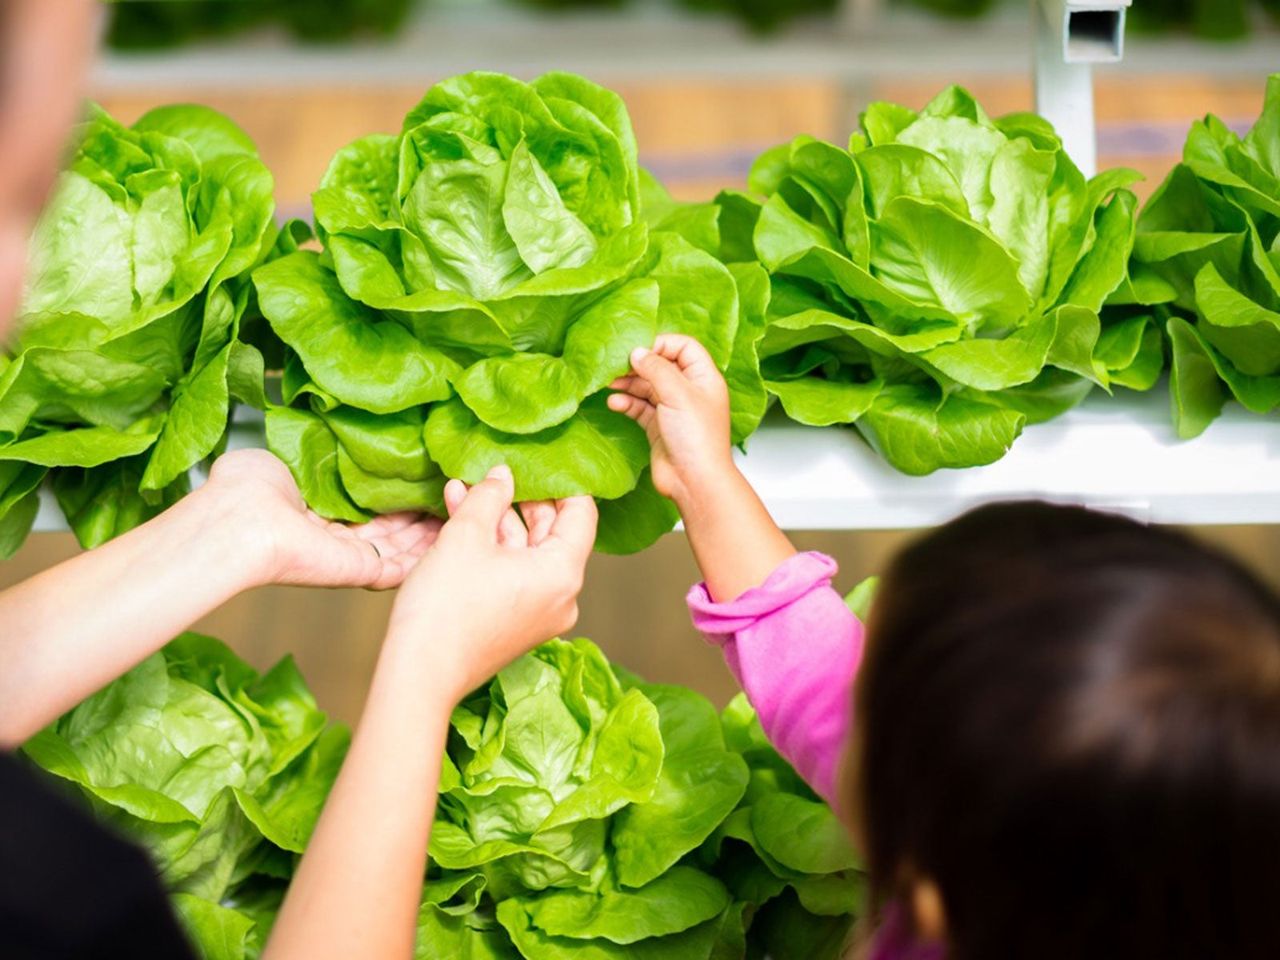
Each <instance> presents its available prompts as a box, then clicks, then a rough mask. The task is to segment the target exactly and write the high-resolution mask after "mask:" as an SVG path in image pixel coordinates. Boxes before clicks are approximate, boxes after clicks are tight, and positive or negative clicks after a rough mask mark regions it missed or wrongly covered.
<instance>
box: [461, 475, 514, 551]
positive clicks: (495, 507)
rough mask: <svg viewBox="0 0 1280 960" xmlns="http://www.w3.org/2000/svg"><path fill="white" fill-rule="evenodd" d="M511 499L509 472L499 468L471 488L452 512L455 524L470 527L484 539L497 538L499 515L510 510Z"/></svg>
mask: <svg viewBox="0 0 1280 960" xmlns="http://www.w3.org/2000/svg"><path fill="white" fill-rule="evenodd" d="M514 496H515V479H514V478H513V477H512V475H511V468H510V467H508V466H506V465H505V464H499V465H498V466H496V467H494V468H493V469H492V470H490V471H489V472H488V474H486V475H485V478H484V479H483V480H482V481H480V482H479V483H477V484H476V485H475V486H474V487H472V488H471V489H470V490H469V491H468V492H467V496H466V499H464V500H463V501H462V503H460V504H459V505H458V507H457V509H456V510H454V511H453V514H452V516H453V517H454V519H455V520H460V521H462V522H463V523H464V524H470V525H474V526H475V527H477V528H478V529H480V530H483V531H484V532H485V533H486V534H487V535H488V536H491V537H495V538H496V537H497V535H498V529H499V524H500V523H501V522H502V518H503V515H504V514H505V513H506V512H507V511H508V510H509V509H511V500H512V498H513V497H514Z"/></svg>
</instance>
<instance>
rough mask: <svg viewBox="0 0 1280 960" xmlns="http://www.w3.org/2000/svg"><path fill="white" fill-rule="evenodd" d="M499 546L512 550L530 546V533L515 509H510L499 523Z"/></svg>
mask: <svg viewBox="0 0 1280 960" xmlns="http://www.w3.org/2000/svg"><path fill="white" fill-rule="evenodd" d="M498 545H499V546H503V547H510V548H512V549H518V548H520V547H527V546H529V531H528V530H526V529H525V526H524V523H523V521H521V519H520V516H519V515H518V514H517V513H516V512H515V510H514V509H508V510H507V512H506V513H504V514H503V515H502V520H500V521H499V522H498Z"/></svg>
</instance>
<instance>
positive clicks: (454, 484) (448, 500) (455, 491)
mask: <svg viewBox="0 0 1280 960" xmlns="http://www.w3.org/2000/svg"><path fill="white" fill-rule="evenodd" d="M465 499H467V485H466V484H465V483H463V482H462V481H461V480H450V481H449V482H448V483H446V484H445V485H444V506H445V510H447V511H448V513H449V516H451V517H452V516H453V515H454V514H455V513H457V512H458V508H459V507H460V506H462V501H463V500H465Z"/></svg>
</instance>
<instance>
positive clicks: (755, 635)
mask: <svg viewBox="0 0 1280 960" xmlns="http://www.w3.org/2000/svg"><path fill="white" fill-rule="evenodd" d="M835 574H836V563H835V561H834V560H832V559H831V558H830V557H827V556H824V555H823V554H820V553H801V554H797V555H796V556H794V557H792V558H791V559H789V560H787V561H786V562H785V563H783V564H782V565H781V566H779V567H778V569H776V570H775V571H773V573H771V574H770V575H769V578H768V579H767V580H765V582H764V584H763V585H761V586H759V587H755V588H753V589H751V590H748V591H747V592H746V593H744V594H743V595H742V596H740V597H738V599H736V600H733V601H731V602H729V603H715V602H714V601H712V599H711V597H710V595H709V594H708V593H707V588H706V585H705V584H698V585H697V586H695V587H694V588H693V589H692V590H690V591H689V597H688V601H689V610H690V612H691V613H692V614H693V623H694V626H695V627H697V628H698V630H700V631H701V632H702V633H703V635H704V636H706V638H707V640H709V641H710V642H711V643H714V644H716V645H717V646H720V647H722V648H723V650H724V657H725V660H726V661H728V664H729V669H730V670H732V671H733V675H734V676H735V677H737V679H738V682H739V683H740V684H742V688H743V689H744V690H745V691H746V693H747V697H748V699H750V701H751V703H752V705H753V706H754V707H755V708H756V713H758V714H759V716H760V723H761V725H762V726H763V727H764V732H765V734H766V735H767V736H768V738H769V740H770V742H772V743H773V745H774V746H775V747H777V749H778V752H779V753H781V754H782V755H783V756H784V757H786V758H787V760H788V761H790V763H791V765H792V766H794V767H795V768H796V771H797V772H798V773H799V774H800V776H802V777H804V779H805V781H806V782H808V783H809V785H810V786H812V787H813V789H814V790H816V791H817V792H818V794H820V795H821V796H822V797H823V798H825V799H826V800H827V801H828V802H832V801H833V800H834V797H835V791H836V773H837V770H838V769H839V765H840V761H841V758H842V757H843V755H844V749H845V744H846V743H847V741H848V738H849V732H850V729H851V727H852V723H853V678H854V676H855V674H856V673H857V670H858V665H859V663H860V662H861V660H862V647H863V629H862V624H861V623H860V622H859V621H858V618H857V617H855V616H854V615H853V613H852V612H850V610H849V608H848V607H846V606H845V604H844V601H843V600H842V599H841V598H840V595H839V594H838V593H836V592H835V590H833V589H832V588H831V578H832V577H834V576H835Z"/></svg>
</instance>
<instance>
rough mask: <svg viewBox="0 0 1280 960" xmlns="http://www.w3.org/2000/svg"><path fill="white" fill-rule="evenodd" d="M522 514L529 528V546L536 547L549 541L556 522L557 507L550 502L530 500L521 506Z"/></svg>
mask: <svg viewBox="0 0 1280 960" xmlns="http://www.w3.org/2000/svg"><path fill="white" fill-rule="evenodd" d="M520 513H521V515H522V516H523V517H524V523H525V526H527V527H528V528H529V544H530V545H531V546H534V547H536V546H537V545H538V544H540V543H541V542H542V541H543V540H545V539H547V534H549V533H550V532H551V526H552V524H554V523H555V522H556V505H555V503H553V502H552V501H550V500H530V501H528V502H527V503H522V504H520Z"/></svg>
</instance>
